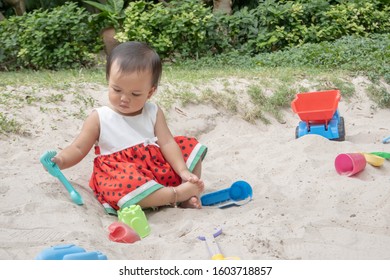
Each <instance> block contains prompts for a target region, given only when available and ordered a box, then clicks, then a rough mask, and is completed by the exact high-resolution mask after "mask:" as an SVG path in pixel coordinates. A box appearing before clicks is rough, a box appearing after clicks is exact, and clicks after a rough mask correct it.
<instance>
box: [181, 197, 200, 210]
mask: <svg viewBox="0 0 390 280" xmlns="http://www.w3.org/2000/svg"><path fill="white" fill-rule="evenodd" d="M180 208H196V209H200V208H202V204H201V202H200V199H199V198H198V197H197V196H193V197H191V198H190V199H188V200H186V201H183V202H182V203H180Z"/></svg>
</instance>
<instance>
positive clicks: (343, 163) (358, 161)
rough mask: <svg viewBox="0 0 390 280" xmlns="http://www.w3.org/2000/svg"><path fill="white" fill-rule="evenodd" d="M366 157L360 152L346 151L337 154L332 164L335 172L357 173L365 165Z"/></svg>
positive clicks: (347, 174) (344, 173)
mask: <svg viewBox="0 0 390 280" xmlns="http://www.w3.org/2000/svg"><path fill="white" fill-rule="evenodd" d="M366 163H367V161H366V158H365V157H364V155H363V154H361V153H346V154H339V155H338V156H337V157H336V159H335V161H334V166H335V168H336V171H337V173H339V174H340V175H345V176H352V175H354V174H356V173H359V172H360V171H362V170H363V169H364V168H365V167H366Z"/></svg>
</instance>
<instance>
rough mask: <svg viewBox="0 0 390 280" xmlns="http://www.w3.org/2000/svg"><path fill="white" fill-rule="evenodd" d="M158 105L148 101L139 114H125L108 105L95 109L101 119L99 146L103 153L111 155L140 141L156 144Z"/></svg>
mask: <svg viewBox="0 0 390 280" xmlns="http://www.w3.org/2000/svg"><path fill="white" fill-rule="evenodd" d="M157 109H158V107H157V105H156V104H153V103H149V102H147V103H146V104H145V106H144V108H143V109H142V113H141V114H139V115H137V116H123V115H121V114H119V113H117V112H115V111H114V110H112V109H111V108H109V107H107V106H103V107H100V108H97V109H95V110H96V111H97V112H98V115H99V120H100V136H99V141H98V144H97V145H98V146H99V148H100V154H101V155H109V154H112V153H115V152H118V151H121V150H123V149H126V148H129V147H132V146H135V145H137V144H140V143H144V144H145V145H149V144H154V145H157V144H156V141H157V137H155V135H154V125H155V124H156V118H157Z"/></svg>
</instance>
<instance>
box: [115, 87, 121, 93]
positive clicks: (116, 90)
mask: <svg viewBox="0 0 390 280" xmlns="http://www.w3.org/2000/svg"><path fill="white" fill-rule="evenodd" d="M113 90H114V91H115V92H121V90H120V89H116V88H114V89H113Z"/></svg>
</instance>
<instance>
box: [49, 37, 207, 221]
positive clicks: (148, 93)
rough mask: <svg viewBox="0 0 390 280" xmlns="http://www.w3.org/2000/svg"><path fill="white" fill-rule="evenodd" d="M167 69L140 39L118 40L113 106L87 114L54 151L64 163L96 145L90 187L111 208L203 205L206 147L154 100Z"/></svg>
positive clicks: (112, 68) (111, 79)
mask: <svg viewBox="0 0 390 280" xmlns="http://www.w3.org/2000/svg"><path fill="white" fill-rule="evenodd" d="M161 72H162V65H161V60H160V58H159V56H158V54H157V53H156V52H155V51H154V50H153V49H151V48H150V47H149V46H148V45H147V44H145V43H142V42H126V43H122V44H119V45H118V46H117V47H116V48H115V49H114V50H113V51H112V53H111V54H110V56H109V57H108V59H107V65H106V77H107V80H108V99H109V103H110V105H109V106H103V107H101V108H97V109H95V110H93V111H92V112H91V114H90V115H89V116H88V117H87V119H86V120H85V122H84V124H83V127H82V129H81V132H80V134H79V135H78V136H77V137H76V139H75V140H74V141H73V142H72V143H71V144H70V145H69V146H68V147H66V148H65V149H63V150H62V151H61V152H60V153H58V154H57V155H56V156H55V157H53V158H52V161H53V162H55V163H56V164H57V165H58V166H59V168H60V169H65V168H69V167H71V166H74V165H76V164H77V163H79V162H80V161H81V160H82V159H83V158H84V157H85V156H86V155H87V154H88V152H89V151H90V150H91V148H92V147H93V146H94V145H95V153H96V155H97V156H96V158H95V159H94V166H93V173H92V176H91V179H90V183H89V185H90V187H91V188H92V190H93V192H94V193H95V195H96V197H97V199H98V200H99V202H100V203H101V204H102V205H103V206H104V208H105V209H106V211H107V213H110V214H116V211H117V210H119V209H121V208H125V207H128V206H130V205H133V204H138V205H140V206H141V207H142V208H148V207H157V206H163V205H174V206H176V205H177V204H178V203H180V206H181V207H185V208H201V203H200V199H199V196H200V194H201V193H202V192H203V190H204V183H203V181H202V179H200V175H201V162H202V160H203V158H204V156H205V155H206V152H207V148H206V147H205V146H203V145H202V144H200V143H198V141H197V140H196V139H194V138H189V137H173V136H172V133H171V131H170V130H169V128H168V126H167V123H166V119H165V116H164V113H163V111H162V110H161V108H159V107H158V106H157V105H156V104H154V103H152V102H150V101H149V99H150V98H151V97H152V96H153V94H154V93H155V92H156V90H157V86H158V83H159V80H160V76H161Z"/></svg>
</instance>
